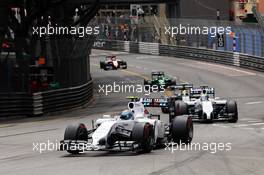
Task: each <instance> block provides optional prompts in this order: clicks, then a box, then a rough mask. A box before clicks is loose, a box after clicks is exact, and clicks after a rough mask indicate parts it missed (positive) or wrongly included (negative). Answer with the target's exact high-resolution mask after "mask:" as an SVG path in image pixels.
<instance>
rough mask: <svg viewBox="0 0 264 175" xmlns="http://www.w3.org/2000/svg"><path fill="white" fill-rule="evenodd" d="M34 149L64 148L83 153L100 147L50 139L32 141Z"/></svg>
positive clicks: (53, 149) (40, 151) (40, 150)
mask: <svg viewBox="0 0 264 175" xmlns="http://www.w3.org/2000/svg"><path fill="white" fill-rule="evenodd" d="M32 147H33V148H32V151H34V152H38V153H40V154H41V153H43V152H48V151H58V150H60V149H61V148H63V149H64V150H71V151H78V152H80V153H83V152H85V151H92V150H99V147H95V146H93V145H92V144H91V143H78V144H74V143H71V144H69V143H64V142H63V143H62V142H58V141H55V142H52V141H50V140H48V141H47V142H33V143H32Z"/></svg>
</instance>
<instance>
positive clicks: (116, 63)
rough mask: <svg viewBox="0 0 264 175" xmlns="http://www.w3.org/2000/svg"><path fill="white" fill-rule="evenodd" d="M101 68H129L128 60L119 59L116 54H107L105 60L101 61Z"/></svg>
mask: <svg viewBox="0 0 264 175" xmlns="http://www.w3.org/2000/svg"><path fill="white" fill-rule="evenodd" d="M100 69H104V70H117V69H127V62H126V61H124V60H120V59H117V58H116V56H107V57H106V58H105V60H104V61H100Z"/></svg>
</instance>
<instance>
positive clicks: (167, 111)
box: [161, 107, 170, 114]
mask: <svg viewBox="0 0 264 175" xmlns="http://www.w3.org/2000/svg"><path fill="white" fill-rule="evenodd" d="M161 112H162V113H164V114H168V113H169V112H170V111H169V108H168V107H167V108H165V107H162V108H161Z"/></svg>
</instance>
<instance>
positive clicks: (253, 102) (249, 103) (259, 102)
mask: <svg viewBox="0 0 264 175" xmlns="http://www.w3.org/2000/svg"><path fill="white" fill-rule="evenodd" d="M261 103H263V102H262V101H252V102H248V103H246V105H254V104H261Z"/></svg>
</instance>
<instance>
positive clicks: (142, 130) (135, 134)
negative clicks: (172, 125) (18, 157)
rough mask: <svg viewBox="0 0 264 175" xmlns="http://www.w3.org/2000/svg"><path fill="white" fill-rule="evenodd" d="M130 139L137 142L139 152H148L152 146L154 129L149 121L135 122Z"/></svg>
mask: <svg viewBox="0 0 264 175" xmlns="http://www.w3.org/2000/svg"><path fill="white" fill-rule="evenodd" d="M132 140H133V141H136V142H138V143H139V150H140V151H139V153H141V152H142V153H149V152H151V151H152V149H153V147H154V129H153V127H152V125H150V124H149V123H136V124H135V125H134V128H133V131H132Z"/></svg>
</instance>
